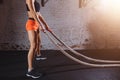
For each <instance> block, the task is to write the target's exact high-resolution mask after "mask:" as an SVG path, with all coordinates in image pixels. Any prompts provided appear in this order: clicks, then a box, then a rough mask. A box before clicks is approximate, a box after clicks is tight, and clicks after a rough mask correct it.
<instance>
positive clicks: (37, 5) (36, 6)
mask: <svg viewBox="0 0 120 80" xmlns="http://www.w3.org/2000/svg"><path fill="white" fill-rule="evenodd" d="M34 6H35V11H36V12H39V11H40V4H39V3H38V2H37V1H35V2H34ZM26 8H27V11H30V9H29V7H28V4H26Z"/></svg>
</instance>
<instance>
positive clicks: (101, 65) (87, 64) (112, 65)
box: [44, 32, 120, 67]
mask: <svg viewBox="0 0 120 80" xmlns="http://www.w3.org/2000/svg"><path fill="white" fill-rule="evenodd" d="M44 33H45V34H46V35H47V37H48V38H49V39H50V40H51V41H52V42H53V44H54V45H55V46H57V47H58V49H60V51H61V52H62V53H63V54H64V55H65V56H67V57H68V58H70V59H72V60H73V61H76V62H78V63H80V64H83V65H86V66H91V67H120V64H92V63H87V62H84V61H81V60H79V59H77V58H75V57H73V56H71V55H70V54H69V53H67V52H66V51H65V50H64V49H63V48H62V47H61V46H59V45H58V43H57V42H56V41H55V40H54V39H53V38H52V37H51V36H50V35H49V34H48V33H47V32H44Z"/></svg>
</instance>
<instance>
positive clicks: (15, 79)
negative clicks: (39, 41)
mask: <svg viewBox="0 0 120 80" xmlns="http://www.w3.org/2000/svg"><path fill="white" fill-rule="evenodd" d="M68 52H69V51H68ZM79 52H81V53H82V54H84V55H87V56H90V57H94V58H100V59H111V60H120V50H82V51H79ZM42 54H43V55H44V56H46V57H47V60H45V61H35V64H36V65H35V67H37V69H38V71H40V72H42V73H45V75H44V76H43V77H41V78H40V79H37V80H120V67H109V68H93V67H89V66H85V65H81V64H78V63H77V62H74V61H72V60H71V59H69V58H67V57H66V56H64V55H63V54H62V53H61V52H60V51H52V50H47V51H42ZM26 58H27V51H0V80H33V79H31V78H27V77H26V76H25V73H26V71H27V59H26ZM82 60H84V59H82ZM84 61H85V60H84Z"/></svg>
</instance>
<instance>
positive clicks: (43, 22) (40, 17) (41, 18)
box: [39, 12, 52, 32]
mask: <svg viewBox="0 0 120 80" xmlns="http://www.w3.org/2000/svg"><path fill="white" fill-rule="evenodd" d="M39 19H40V21H41V22H42V24H44V26H45V28H46V30H48V31H50V32H52V31H51V29H50V28H49V26H48V25H47V23H46V21H45V20H44V18H43V17H42V15H41V14H40V12H39Z"/></svg>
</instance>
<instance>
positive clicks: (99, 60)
mask: <svg viewBox="0 0 120 80" xmlns="http://www.w3.org/2000/svg"><path fill="white" fill-rule="evenodd" d="M50 33H51V34H52V35H53V36H54V38H55V39H57V40H58V41H59V42H60V43H61V44H62V45H64V46H65V47H66V48H68V50H70V51H71V52H73V53H74V54H76V55H78V56H81V57H83V58H85V59H87V60H90V61H94V62H102V63H120V61H115V60H101V59H94V58H91V57H88V56H85V55H83V54H81V53H79V52H77V51H75V50H74V49H72V48H70V47H69V46H68V45H66V44H65V43H64V42H63V41H62V40H60V39H59V38H58V37H57V36H56V34H55V33H53V32H50Z"/></svg>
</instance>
